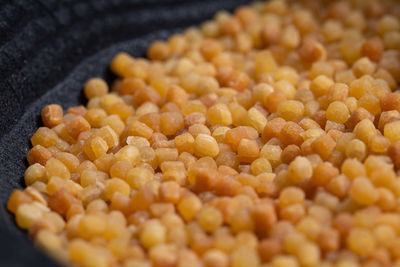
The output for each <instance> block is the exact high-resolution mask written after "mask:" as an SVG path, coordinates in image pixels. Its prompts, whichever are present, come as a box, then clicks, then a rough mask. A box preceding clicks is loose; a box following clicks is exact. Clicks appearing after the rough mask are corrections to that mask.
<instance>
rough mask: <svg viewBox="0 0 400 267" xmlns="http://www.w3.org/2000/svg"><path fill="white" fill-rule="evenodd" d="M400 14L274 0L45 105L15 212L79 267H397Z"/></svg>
mask: <svg viewBox="0 0 400 267" xmlns="http://www.w3.org/2000/svg"><path fill="white" fill-rule="evenodd" d="M399 8H400V7H399V5H398V4H397V2H395V1H387V2H384V1H372V2H371V1H352V3H347V2H346V1H333V2H331V3H325V2H324V3H322V2H320V1H309V0H306V1H300V2H299V3H296V4H294V3H291V2H290V1H285V0H271V1H267V2H265V3H263V2H259V3H254V4H251V5H249V6H243V7H240V8H238V9H237V10H236V11H235V12H234V13H233V14H230V13H228V12H225V11H223V12H219V13H217V14H216V16H215V18H214V19H212V20H210V21H207V22H205V23H204V24H202V25H201V27H200V28H195V27H192V28H190V29H188V30H187V31H185V32H184V33H182V34H175V35H173V36H171V37H170V38H169V39H168V40H165V41H161V40H159V41H155V42H154V43H153V44H151V46H150V47H149V49H148V51H147V56H148V58H147V59H143V58H140V59H139V58H133V57H131V56H130V55H129V54H127V53H124V52H122V53H118V54H117V55H115V57H114V58H113V59H112V61H111V65H110V69H111V71H113V72H114V73H115V74H116V75H117V76H118V79H117V80H116V81H115V82H114V83H113V84H112V85H110V86H109V85H108V84H107V83H106V82H105V81H104V80H102V79H101V78H92V79H89V80H88V81H87V82H86V84H85V85H84V90H83V91H84V94H85V96H86V97H87V99H88V100H89V101H88V103H87V105H86V107H84V106H77V107H70V108H69V109H67V110H66V112H65V113H64V112H63V109H62V107H61V106H60V105H58V104H51V105H47V106H45V107H44V108H43V109H42V111H41V115H42V121H43V125H44V127H40V128H38V129H37V130H36V132H35V133H34V134H33V135H32V137H31V139H30V141H31V143H32V148H31V149H30V150H29V152H28V153H27V161H28V164H29V167H28V168H27V169H26V171H25V174H24V181H25V184H26V186H27V187H26V188H25V189H24V190H15V191H14V192H13V193H12V194H11V195H10V198H9V200H8V202H7V209H8V210H9V211H10V212H12V213H13V214H15V219H16V223H17V225H18V226H19V227H20V228H22V229H26V230H28V231H29V235H30V236H31V237H32V239H33V240H34V243H35V244H36V245H37V246H38V247H39V248H41V249H43V250H45V251H47V252H48V253H50V254H51V255H52V256H54V257H55V258H56V259H57V260H59V261H61V262H64V263H66V264H68V265H70V264H73V265H77V266H117V265H118V266H119V265H121V266H127V267H128V266H145V267H147V266H206V267H211V266H216V267H227V266H234V267H236V266H237V267H242V266H251V267H253V266H254V267H258V266H260V267H261V266H263V267H264V266H273V267H297V266H304V267H308V266H337V267H339V266H340V267H344V266H400V253H399V251H400V234H399V233H400V226H399V225H400V213H399V211H400V210H399V208H398V204H399V197H400V182H399V177H398V175H399V168H400V113H399V112H400V94H399V93H398V92H397V91H396V89H397V87H398V83H399V81H400V63H399V49H400V45H399V44H400V21H399V16H398V14H399V12H398V11H399Z"/></svg>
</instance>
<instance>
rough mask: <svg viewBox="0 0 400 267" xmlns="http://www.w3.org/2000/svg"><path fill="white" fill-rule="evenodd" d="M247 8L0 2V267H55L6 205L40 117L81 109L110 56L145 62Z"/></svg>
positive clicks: (201, 1)
mask: <svg viewBox="0 0 400 267" xmlns="http://www.w3.org/2000/svg"><path fill="white" fill-rule="evenodd" d="M247 2H249V1H248V0H218V1H216V0H192V1H189V0H186V1H185V0H163V1H159V0H86V1H67V0H3V1H0V126H1V127H0V151H1V152H0V162H1V163H0V266H27V265H30V266H55V265H56V264H55V263H54V262H52V261H51V260H50V259H49V258H47V256H45V255H44V254H42V253H41V252H39V251H37V250H36V249H35V248H34V246H33V245H32V243H31V241H30V240H29V238H28V236H27V233H26V232H25V231H22V230H20V229H19V228H18V227H17V226H16V224H15V222H14V216H13V215H12V214H10V213H9V212H8V211H7V210H6V208H5V205H6V202H7V199H8V197H9V195H10V194H11V192H12V190H13V189H15V188H23V187H24V184H23V173H24V170H25V168H26V167H27V162H26V158H25V157H26V153H27V152H28V150H29V148H30V143H29V138H30V137H31V136H32V135H33V133H34V132H35V129H37V128H38V127H40V126H41V120H40V110H41V108H42V107H43V106H45V105H46V104H49V103H58V104H60V105H61V106H63V108H68V107H70V106H74V105H80V104H85V102H84V98H83V95H82V85H83V84H84V82H85V81H86V80H87V79H89V78H90V77H94V76H99V77H103V78H105V79H106V80H107V81H109V82H110V81H111V80H112V79H113V75H112V74H111V73H110V72H109V70H108V64H109V62H110V60H111V58H112V57H113V55H115V54H116V53H117V52H118V51H126V52H128V53H130V54H132V55H133V56H135V57H143V56H145V52H146V47H148V46H149V44H150V43H151V42H152V41H154V40H157V39H164V38H166V37H167V36H169V35H171V34H172V33H175V32H179V31H181V30H182V29H184V28H187V27H189V26H191V25H198V24H199V23H201V22H202V21H204V20H207V19H210V18H212V16H213V14H214V13H215V12H217V11H219V10H223V9H225V10H233V9H234V8H235V7H237V6H239V5H241V4H245V3H247Z"/></svg>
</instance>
